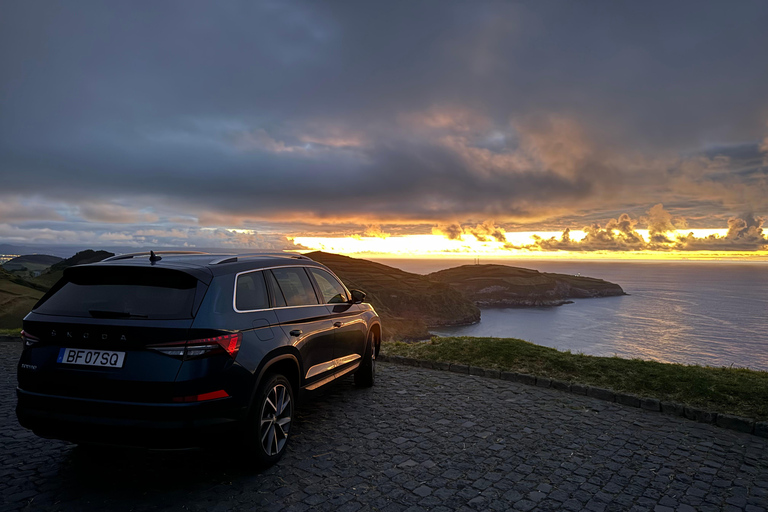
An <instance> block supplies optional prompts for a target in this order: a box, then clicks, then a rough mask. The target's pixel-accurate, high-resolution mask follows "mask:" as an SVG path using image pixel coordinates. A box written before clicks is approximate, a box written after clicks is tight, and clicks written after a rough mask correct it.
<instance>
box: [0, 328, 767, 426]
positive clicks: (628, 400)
mask: <svg viewBox="0 0 768 512" xmlns="http://www.w3.org/2000/svg"><path fill="white" fill-rule="evenodd" d="M1 339H2V338H0V340H1ZM377 359H378V360H379V361H382V362H388V363H395V364H401V365H405V366H417V367H421V368H431V369H433V370H443V371H450V372H453V373H460V374H463V375H474V376H477V377H487V378H491V379H500V380H506V381H510V382H518V383H520V384H527V385H529V386H536V387H543V388H552V389H557V390H559V391H565V392H567V393H572V394H574V395H586V396H589V397H591V398H597V399H598V400H605V401H607V402H615V403H617V404H621V405H624V406H628V407H635V408H638V409H645V410H646V411H654V412H660V413H661V414H667V415H670V416H678V417H681V418H687V419H689V420H693V421H698V422H699V423H709V424H710V425H716V426H718V427H721V428H725V429H728V430H734V431H736V432H742V433H745V434H752V435H755V436H758V437H765V438H768V421H756V420H754V419H753V418H743V417H741V416H734V415H732V414H719V413H716V412H713V411H705V410H703V409H698V408H696V407H691V406H688V405H685V404H680V403H676V402H664V401H661V400H658V399H657V398H648V397H640V396H636V395H633V394H630V393H618V392H615V391H613V390H610V389H603V388H596V387H592V386H587V385H584V384H577V383H575V382H574V383H570V382H566V381H561V380H557V379H550V378H548V377H537V376H535V375H529V374H526V373H517V372H509V371H499V370H494V369H489V368H481V367H479V366H470V365H468V364H457V363H445V362H441V361H429V360H427V359H413V358H409V357H402V356H387V355H385V354H379V355H378V356H377Z"/></svg>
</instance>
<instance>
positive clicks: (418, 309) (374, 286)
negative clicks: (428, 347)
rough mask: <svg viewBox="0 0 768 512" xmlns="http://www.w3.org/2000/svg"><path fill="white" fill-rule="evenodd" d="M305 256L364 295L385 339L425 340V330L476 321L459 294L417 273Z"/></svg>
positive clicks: (472, 309) (347, 259)
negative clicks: (374, 311) (379, 320)
mask: <svg viewBox="0 0 768 512" xmlns="http://www.w3.org/2000/svg"><path fill="white" fill-rule="evenodd" d="M307 256H308V257H310V258H312V259H313V260H315V261H318V262H320V263H323V264H324V265H326V266H327V267H328V268H330V269H331V270H333V271H334V272H335V273H336V274H337V275H338V276H339V277H340V278H341V280H342V281H344V284H346V285H347V287H348V288H357V289H359V290H362V291H364V292H365V293H366V294H367V297H366V302H370V303H371V304H372V305H373V307H374V308H376V312H377V313H378V314H379V315H380V316H381V318H382V324H383V326H384V331H385V334H384V335H385V336H387V337H397V338H399V339H423V338H428V337H429V331H428V328H429V327H438V326H446V325H464V324H471V323H475V322H478V321H479V320H480V310H479V309H478V308H477V307H476V306H475V305H474V304H472V303H471V302H470V301H468V300H466V299H465V298H463V297H462V296H461V294H459V293H458V292H456V291H455V290H453V289H451V287H450V286H448V285H446V284H443V283H439V282H434V281H430V280H429V279H427V278H426V277H424V276H421V275H419V274H412V273H410V272H405V271H403V270H400V269H397V268H394V267H389V266H387V265H382V264H381V263H374V262H372V261H367V260H362V259H357V258H350V257H348V256H340V255H337V254H328V253H324V252H312V253H309V254H307Z"/></svg>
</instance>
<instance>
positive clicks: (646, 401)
mask: <svg viewBox="0 0 768 512" xmlns="http://www.w3.org/2000/svg"><path fill="white" fill-rule="evenodd" d="M640 407H641V408H642V409H645V410H646V411H661V402H660V401H659V400H658V399H656V398H643V399H641V400H640Z"/></svg>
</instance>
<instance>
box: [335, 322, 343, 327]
mask: <svg viewBox="0 0 768 512" xmlns="http://www.w3.org/2000/svg"><path fill="white" fill-rule="evenodd" d="M341 325H342V324H341V322H333V326H334V327H341Z"/></svg>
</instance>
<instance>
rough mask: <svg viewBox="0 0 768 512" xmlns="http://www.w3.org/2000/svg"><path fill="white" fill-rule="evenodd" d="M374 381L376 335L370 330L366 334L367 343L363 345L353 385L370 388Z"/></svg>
mask: <svg viewBox="0 0 768 512" xmlns="http://www.w3.org/2000/svg"><path fill="white" fill-rule="evenodd" d="M375 381H376V337H375V336H374V334H373V333H372V332H371V333H369V334H368V343H366V345H365V353H364V355H363V360H362V362H361V363H360V368H358V369H357V371H356V372H355V385H356V386H359V387H361V388H370V387H371V386H373V384H374V382H375Z"/></svg>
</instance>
